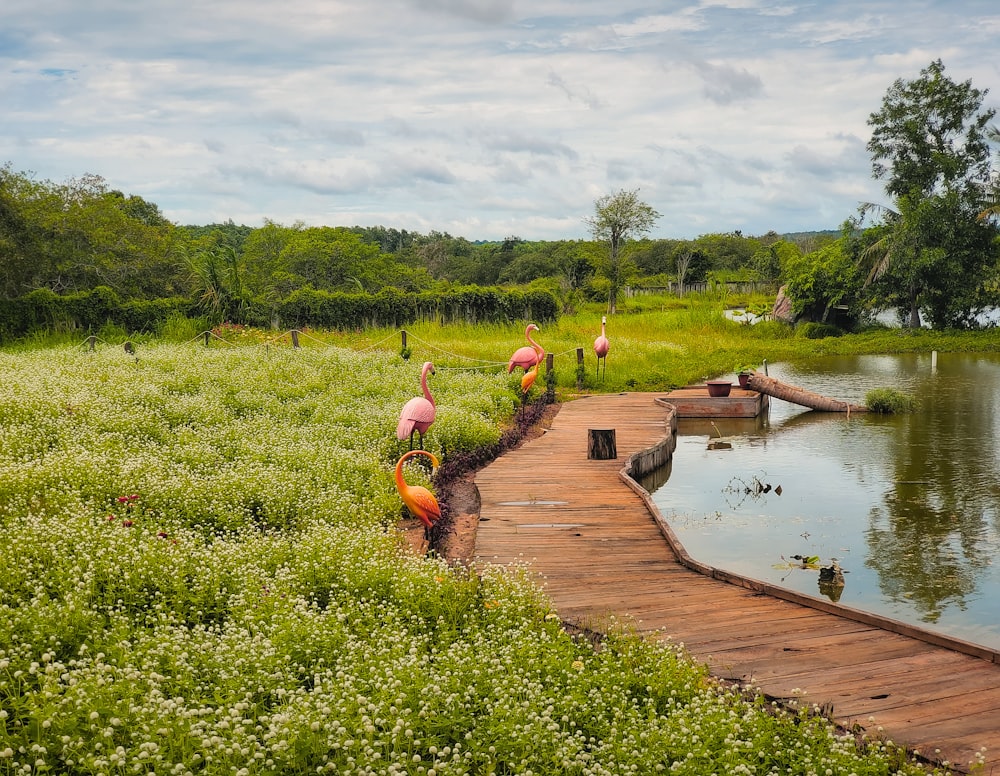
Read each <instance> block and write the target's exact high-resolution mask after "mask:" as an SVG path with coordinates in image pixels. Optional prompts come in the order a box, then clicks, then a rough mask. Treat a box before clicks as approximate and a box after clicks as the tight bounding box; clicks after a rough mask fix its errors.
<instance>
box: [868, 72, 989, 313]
mask: <svg viewBox="0 0 1000 776" xmlns="http://www.w3.org/2000/svg"><path fill="white" fill-rule="evenodd" d="M985 96H986V91H980V90H978V89H976V88H974V87H973V86H972V84H971V82H969V81H965V82H964V83H956V82H955V81H952V80H951V79H950V78H948V77H947V76H946V75H945V74H944V65H943V64H942V63H941V60H935V61H934V62H931V64H930V65H928V67H926V68H924V69H923V70H921V71H920V76H919V77H918V78H917V79H915V80H913V81H903V80H902V79H899V80H897V81H896V82H895V83H894V84H893V85H892V87H890V89H889V90H888V92H887V93H886V95H885V97H884V98H883V101H882V107H881V109H880V110H878V111H876V112H875V113H872V114H871V116H870V117H869V119H868V124H869V126H871V127H872V130H873V131H872V137H871V139H870V140H869V142H868V146H867V147H868V150H869V151H870V152H871V154H872V172H873V175H874V177H875V178H876V179H880V180H885V190H886V193H888V194H889V195H890V196H891V197H893V198H894V199H895V207H893V208H888V207H876V206H873V205H871V204H870V203H869V204H865V205H862V208H861V218H862V220H863V219H864V217H865V215H866V214H867V213H869V212H873V210H874V211H875V212H878V213H879V214H880V215H881V216H882V220H881V223H880V224H878V225H877V226H878V227H879V234H878V238H877V239H876V240H875V241H874V242H873V243H872V244H871V245H870V246H869V248H868V249H867V250H865V251H864V252H862V253H861V268H862V270H863V272H864V274H865V277H866V283H865V288H866V289H867V290H868V299H869V302H870V303H872V304H878V303H880V302H883V303H884V302H886V301H889V300H894V301H896V302H897V303H903V304H905V305H906V306H907V309H908V316H907V321H908V324H909V325H911V326H919V325H920V309H921V308H926V309H927V311H928V315H929V316H930V317H931V320H932V323H933V325H935V326H968V325H972V322H973V320H974V317H975V313H976V311H977V306H978V305H979V304H980V303H981V301H982V299H983V293H982V290H983V286H984V282H985V281H986V279H987V278H988V277H990V276H991V275H992V273H993V269H994V267H995V263H996V254H995V250H994V248H993V245H994V240H993V237H994V235H995V227H994V226H993V225H992V224H991V223H989V222H988V221H984V220H981V219H977V216H978V215H979V213H980V212H981V211H982V205H983V203H984V201H985V197H986V192H987V191H988V189H989V185H990V180H991V163H990V148H989V144H988V142H987V132H988V124H989V121H990V120H991V119H992V118H993V116H994V114H995V111H994V110H993V109H987V110H984V109H983V108H982V104H983V100H984V98H985ZM859 225H860V221H859Z"/></svg>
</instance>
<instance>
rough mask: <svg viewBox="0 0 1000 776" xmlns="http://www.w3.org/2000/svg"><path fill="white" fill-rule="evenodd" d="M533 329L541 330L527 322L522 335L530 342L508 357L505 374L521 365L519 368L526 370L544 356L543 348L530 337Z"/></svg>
mask: <svg viewBox="0 0 1000 776" xmlns="http://www.w3.org/2000/svg"><path fill="white" fill-rule="evenodd" d="M533 331H541V329H539V328H538V327H537V326H536V325H535V324H533V323H529V324H528V328H526V329H525V330H524V336H525V339H527V340H528V342H530V343H531V344H530V345H524V346H523V347H520V348H518V349H517V350H515V351H514V354H513V355H512V356H511V357H510V361H508V362H507V374H510V373H511V372H513V371H514V370H515V369H516V368H517V367H521V369H523V370H524V371H525V372H527V371H528V370H529V369H531V367H533V366H534V365H535V364H537V363H539V362H540V361H541V360H542V359H543V358H545V349H544V348H543V347H542V346H541V345H539V344H538V343H537V342H535V341H534V340H533V339H532V338H531V332H533Z"/></svg>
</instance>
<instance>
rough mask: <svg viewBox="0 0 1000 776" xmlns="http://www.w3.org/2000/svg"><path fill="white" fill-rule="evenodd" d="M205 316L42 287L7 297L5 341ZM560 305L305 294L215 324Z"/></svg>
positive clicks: (496, 315)
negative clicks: (38, 333) (44, 332)
mask: <svg viewBox="0 0 1000 776" xmlns="http://www.w3.org/2000/svg"><path fill="white" fill-rule="evenodd" d="M177 314H180V315H183V316H185V317H188V318H195V317H202V316H205V315H206V310H204V309H203V308H199V306H198V304H197V303H196V302H194V301H192V300H190V299H187V298H182V297H178V298H170V299H136V300H123V299H121V298H120V297H119V296H118V294H116V293H115V291H113V290H112V289H110V288H107V287H106V286H99V287H97V288H94V289H92V290H90V291H82V292H79V293H74V294H56V293H54V292H53V291H50V290H49V289H39V290H37V291H32V292H31V293H30V294H27V295H25V296H22V297H19V298H17V299H0V342H2V341H7V340H11V339H15V338H17V337H23V336H25V335H27V334H30V333H32V332H35V331H38V330H55V331H77V330H79V331H86V332H92V331H96V330H98V329H100V328H101V327H103V326H105V325H107V324H113V325H116V326H120V327H121V328H123V329H125V330H126V331H128V332H130V333H135V332H148V333H153V332H155V331H157V329H158V328H159V327H160V326H162V325H163V323H164V322H165V321H166V320H167V319H168V318H169V317H170V316H171V315H177ZM558 315H559V302H558V300H557V299H556V297H555V295H554V294H552V293H551V292H549V291H516V290H505V289H499V288H479V287H468V288H459V289H453V290H449V291H444V292H423V293H408V292H404V291H399V290H397V289H384V290H382V291H380V292H378V293H377V294H345V293H336V292H329V291H317V290H315V289H312V288H301V289H298V290H296V291H294V292H293V293H292V294H290V295H289V296H287V297H286V298H284V299H282V300H280V301H278V302H266V301H263V300H252V301H251V302H250V303H249V304H246V305H243V306H241V307H240V308H239V311H238V312H234V313H232V314H231V315H225V314H224V313H222V312H215V313H214V315H213V313H212V311H208V318H209V320H213V319H217V320H213V322H216V323H221V322H222V321H223V320H224V319H225V320H229V321H230V322H231V323H239V324H243V325H248V326H258V327H262V328H266V327H269V326H270V327H274V328H303V327H306V326H310V327H313V328H322V329H339V330H350V329H361V328H368V327H399V326H403V325H406V324H409V323H413V322H416V321H428V320H437V321H440V322H441V323H455V322H465V323H510V322H513V321H518V320H534V321H540V322H543V321H554V320H556V318H558Z"/></svg>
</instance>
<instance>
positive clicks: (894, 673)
mask: <svg viewBox="0 0 1000 776" xmlns="http://www.w3.org/2000/svg"><path fill="white" fill-rule="evenodd" d="M657 396H662V394H646V393H627V394H614V395H601V396H591V397H587V398H583V399H579V400H576V401H572V402H568V403H565V404H563V405H562V407H561V408H560V411H559V413H558V415H557V416H556V418H555V421H554V423H553V425H552V427H551V429H549V431H548V432H547V433H546V434H544V435H543V436H541V437H540V438H538V439H535V440H533V441H530V442H528V443H526V444H525V445H523V446H522V447H521V448H519V449H517V450H514V451H512V452H510V453H507V454H506V455H504V456H502V457H501V458H499V459H497V460H496V461H494V462H493V463H492V464H490V465H489V466H488V467H486V468H485V469H483V470H482V471H481V472H480V473H479V474H478V475H477V477H476V484H477V486H478V488H479V491H480V497H481V499H482V505H481V510H480V524H479V528H478V532H477V538H476V560H477V563H478V564H484V563H499V564H509V563H518V564H524V563H528V564H530V567H531V569H532V570H533V571H534V572H535V573H537V575H538V579H539V582H540V584H541V585H542V586H543V587H544V588H545V590H546V591H547V593H548V595H549V596H550V598H551V599H552V601H553V604H554V605H555V606H556V608H557V609H558V611H559V613H560V616H561V617H562V619H563V620H564V621H567V622H571V623H574V624H576V625H579V626H583V627H590V628H593V629H595V630H601V627H602V623H605V622H607V618H608V617H609V616H612V615H613V616H615V617H617V618H618V619H623V618H627V619H631V620H632V621H634V622H635V623H636V624H637V626H638V627H639V628H640V630H642V631H644V632H654V631H655V632H657V633H658V634H662V635H664V637H668V638H670V639H671V640H672V641H674V642H676V643H681V644H683V645H684V646H685V647H686V648H687V650H688V651H689V652H690V654H691V655H692V657H693V658H695V659H696V660H699V661H702V662H704V663H706V664H707V665H708V666H709V668H710V670H711V671H712V673H713V674H714V675H716V676H718V677H720V678H723V679H732V680H737V681H744V682H746V681H750V680H752V681H754V682H755V683H756V684H757V686H758V687H759V688H760V689H761V690H762V691H763V692H764V693H766V694H767V695H768V696H770V697H774V698H779V699H792V698H793V696H795V694H796V692H798V691H802V692H804V693H805V695H804V696H803V697H802V698H800V699H802V700H805V701H806V702H809V703H812V704H817V705H820V706H826V708H832V716H833V718H834V719H835V720H836V721H837V722H839V723H841V724H843V725H845V726H848V727H855V726H856V727H857V729H863V730H864V731H867V732H869V733H871V734H873V735H877V730H878V726H881V728H882V729H883V730H884V734H885V735H886V736H888V737H889V738H890V739H892V740H893V741H895V742H896V743H897V744H900V745H905V746H907V747H910V748H911V749H915V750H918V751H919V752H920V753H921V754H922V755H924V756H926V757H928V758H929V759H931V760H933V761H936V762H942V761H948V762H949V763H951V765H952V767H953V768H955V769H959V770H960V769H967V768H968V767H969V763H970V762H972V761H974V760H975V758H976V756H977V754H978V753H979V751H980V749H981V748H982V747H986V753H985V758H986V759H985V770H983V771H982V773H984V774H987V775H988V774H991V773H1000V665H998V657H1000V656H998V655H997V654H996V653H994V652H991V651H990V650H983V651H982V654H979V655H976V654H968V653H967V652H964V651H962V650H961V649H953V648H949V647H948V646H943V645H942V644H940V643H933V642H932V641H928V640H924V639H922V638H919V637H917V636H918V635H919V632H918V631H917V629H912V630H913V631H915V632H917V633H916V635H907V633H901V632H898V631H894V630H893V629H892V628H888V629H887V628H884V627H880V625H879V624H878V618H871V619H870V620H869V621H860V620H859V619H856V618H852V617H849V616H841V615H840V614H838V613H837V605H836V604H833V603H832V602H826V603H827V605H826V606H825V607H822V608H815V607H813V606H810V605H807V604H805V603H802V602H796V601H795V600H785V599H782V598H778V597H775V596H774V595H771V594H769V593H767V592H761V590H759V589H753V588H752V587H746V586H743V585H741V584H739V580H738V579H736V578H733V579H732V580H731V581H724V580H721V579H718V578H714V577H712V576H709V575H706V574H705V573H699V572H698V571H695V570H692V569H691V568H688V567H687V566H685V565H684V564H683V563H682V562H681V558H680V556H679V555H678V554H677V553H675V552H674V550H673V549H672V547H671V545H670V543H669V542H668V540H667V537H666V535H665V533H664V532H663V531H662V530H661V528H660V526H659V523H658V520H657V518H658V516H657V515H656V514H654V512H655V507H654V506H652V502H651V501H650V500H649V499H648V497H647V498H644V497H643V496H642V495H641V493H640V492H638V491H636V490H633V489H632V487H630V485H629V484H627V482H626V478H625V477H623V476H622V474H621V470H622V468H623V467H624V466H625V465H626V464H627V463H628V460H629V457H630V456H631V455H633V454H637V453H639V451H642V450H646V449H648V448H650V447H651V446H655V445H657V444H658V443H662V441H663V440H664V438H665V437H668V436H669V434H670V423H671V410H670V408H669V407H667V406H665V405H664V404H663V403H660V402H657V401H656V397H657ZM595 418H597V419H599V423H600V426H601V428H606V429H607V428H614V429H616V436H617V450H618V458H617V460H606V461H604V460H590V459H588V458H587V436H588V434H587V431H588V426H593V425H594V419H595ZM651 510H652V511H651ZM733 582H736V584H734V583H733ZM956 646H957V647H961V646H962V645H961V643H956Z"/></svg>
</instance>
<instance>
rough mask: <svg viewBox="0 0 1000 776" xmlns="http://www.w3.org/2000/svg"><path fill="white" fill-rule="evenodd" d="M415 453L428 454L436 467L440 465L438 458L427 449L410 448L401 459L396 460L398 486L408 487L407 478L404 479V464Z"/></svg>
mask: <svg viewBox="0 0 1000 776" xmlns="http://www.w3.org/2000/svg"><path fill="white" fill-rule="evenodd" d="M415 455H426V456H427V457H428V458H430V459H431V463H432V464H434V466H435V468H436V467H437V465H438V459H437V457H436V456H434V455H433V454H432V453H428V452H427V451H426V450H409V451H407V452H405V453H403V454H402V455H401V456H400V458H399V460H398V461H396V486H397V487H399V488H408V487H409V486H408V485H407V484H406V480H404V479H403V464H404V463H406V461H407V460H408V459H410V458H412V457H413V456H415Z"/></svg>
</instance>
